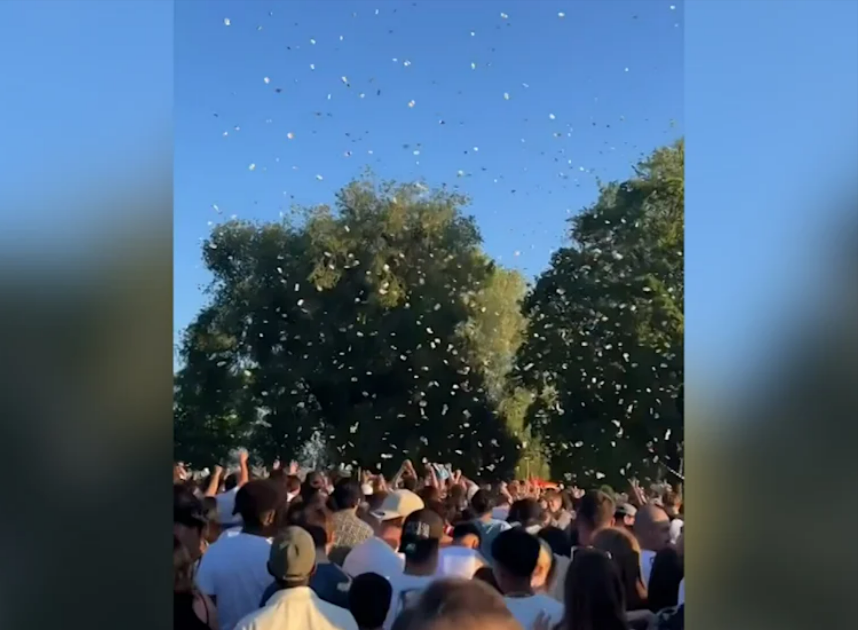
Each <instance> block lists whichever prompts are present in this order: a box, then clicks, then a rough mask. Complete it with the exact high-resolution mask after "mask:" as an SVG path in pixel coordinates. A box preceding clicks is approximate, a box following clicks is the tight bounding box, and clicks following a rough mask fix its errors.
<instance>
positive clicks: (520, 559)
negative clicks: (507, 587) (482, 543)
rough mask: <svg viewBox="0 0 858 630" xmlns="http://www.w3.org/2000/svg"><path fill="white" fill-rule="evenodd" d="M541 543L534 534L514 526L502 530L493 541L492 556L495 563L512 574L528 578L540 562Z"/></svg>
mask: <svg viewBox="0 0 858 630" xmlns="http://www.w3.org/2000/svg"><path fill="white" fill-rule="evenodd" d="M539 551H540V544H539V540H538V539H537V538H536V536H534V535H533V534H529V533H527V531H525V530H524V529H521V528H519V527H514V528H513V529H508V530H506V531H503V532H501V533H500V534H498V535H497V536H495V539H494V540H493V541H492V558H493V559H494V563H495V565H498V566H500V567H501V568H503V569H504V570H505V571H506V572H507V573H509V574H510V575H512V576H514V577H517V578H526V577H530V576H531V575H533V571H534V569H536V563H537V562H539Z"/></svg>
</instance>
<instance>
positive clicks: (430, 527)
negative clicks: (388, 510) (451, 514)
mask: <svg viewBox="0 0 858 630" xmlns="http://www.w3.org/2000/svg"><path fill="white" fill-rule="evenodd" d="M443 537H444V519H443V518H441V516H440V515H439V514H438V513H437V512H435V511H434V510H430V509H429V508H423V509H422V510H417V511H416V512H412V513H411V514H409V515H408V517H407V518H406V519H405V522H404V523H403V525H402V538H401V540H400V544H399V551H401V552H402V553H403V554H405V557H406V558H408V559H411V560H416V561H418V562H419V561H421V560H423V559H425V557H426V556H427V555H428V554H429V553H430V552H431V551H432V550H434V549H437V548H438V544H439V543H440V542H441V539H442V538H443Z"/></svg>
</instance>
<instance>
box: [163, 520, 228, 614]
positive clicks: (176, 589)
mask: <svg viewBox="0 0 858 630" xmlns="http://www.w3.org/2000/svg"><path fill="white" fill-rule="evenodd" d="M173 628H174V629H175V630H219V627H218V622H217V611H216V610H215V606H214V603H213V602H212V601H211V599H210V598H208V597H206V596H205V595H204V594H203V593H201V592H200V591H199V590H198V589H197V588H195V586H194V563H193V559H192V557H191V554H190V553H188V550H187V549H186V548H185V546H184V544H182V541H181V540H180V539H179V537H178V536H176V535H175V534H174V535H173Z"/></svg>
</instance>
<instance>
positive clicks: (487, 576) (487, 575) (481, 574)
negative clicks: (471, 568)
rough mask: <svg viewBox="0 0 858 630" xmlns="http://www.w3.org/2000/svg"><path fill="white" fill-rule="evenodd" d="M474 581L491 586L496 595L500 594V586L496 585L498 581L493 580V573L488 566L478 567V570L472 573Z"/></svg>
mask: <svg viewBox="0 0 858 630" xmlns="http://www.w3.org/2000/svg"><path fill="white" fill-rule="evenodd" d="M474 580H479V581H480V582H485V583H486V584H488V585H489V586H491V587H492V588H493V589H495V590H496V591H497V592H498V593H500V592H501V590H500V585H499V584H498V581H497V580H496V579H495V572H494V570H493V569H492V568H491V567H490V566H488V565H486V566H484V567H480V568H479V569H477V572H476V573H474ZM501 594H503V593H501Z"/></svg>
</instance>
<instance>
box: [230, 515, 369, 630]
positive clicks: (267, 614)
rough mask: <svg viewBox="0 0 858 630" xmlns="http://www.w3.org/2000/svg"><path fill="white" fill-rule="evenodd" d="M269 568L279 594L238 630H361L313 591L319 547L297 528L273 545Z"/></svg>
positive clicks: (341, 610)
mask: <svg viewBox="0 0 858 630" xmlns="http://www.w3.org/2000/svg"><path fill="white" fill-rule="evenodd" d="M267 568H268V571H269V573H270V574H271V576H272V577H273V578H274V579H275V580H276V581H277V592H276V593H275V594H274V595H273V596H272V597H271V599H269V600H268V603H267V604H266V605H265V606H264V607H263V608H259V609H256V610H254V611H253V612H251V613H249V614H247V615H246V616H245V617H243V618H242V619H240V620H239V621H238V623H237V624H236V625H235V629H236V630H288V629H289V628H301V629H302V630H358V626H357V623H356V622H355V620H354V617H352V615H351V613H350V612H349V611H348V610H346V609H345V608H340V607H339V606H335V605H333V604H331V603H329V602H326V601H324V600H323V599H321V598H320V597H319V596H318V595H316V593H314V592H313V590H312V589H311V588H310V586H309V585H310V579H311V578H312V576H313V573H314V572H315V570H316V546H315V544H314V542H313V538H312V537H311V536H310V534H309V533H307V531H305V530H304V529H303V528H301V527H297V526H295V525H293V526H290V527H287V528H286V529H284V530H282V531H281V532H280V533H279V534H278V535H277V537H276V538H275V539H274V540H273V542H272V543H271V544H270V545H269V559H268V563H267Z"/></svg>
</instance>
